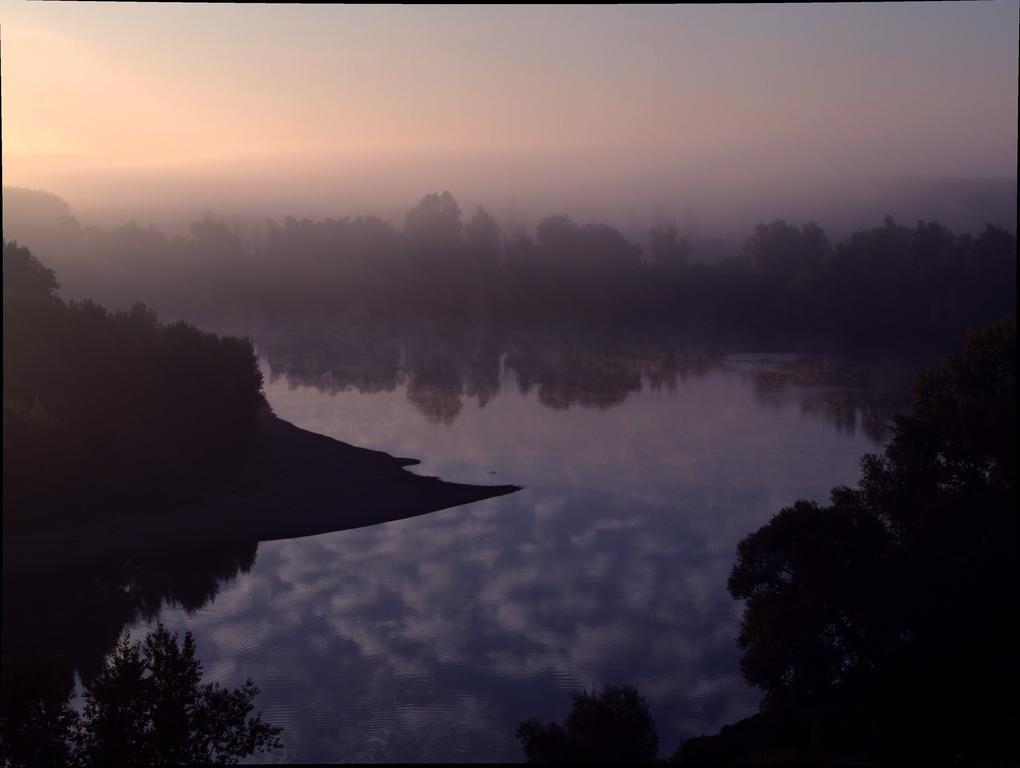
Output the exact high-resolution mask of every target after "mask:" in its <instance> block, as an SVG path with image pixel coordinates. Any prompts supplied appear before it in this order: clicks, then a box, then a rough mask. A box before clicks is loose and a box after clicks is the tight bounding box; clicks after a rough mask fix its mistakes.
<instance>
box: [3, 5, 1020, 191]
mask: <svg viewBox="0 0 1020 768" xmlns="http://www.w3.org/2000/svg"><path fill="white" fill-rule="evenodd" d="M0 8H2V15H0V45H2V49H0V53H2V77H3V86H2V90H3V93H2V98H3V103H2V108H3V165H4V167H3V174H4V183H5V184H14V185H21V186H30V187H41V188H46V189H49V190H51V191H54V192H56V193H58V194H62V195H63V196H65V197H66V198H68V199H69V200H70V201H71V202H72V203H74V202H80V203H90V202H92V203H95V202H105V203H108V204H115V203H118V204H124V205H127V204H129V203H131V202H132V201H133V202H138V201H139V200H140V199H145V200H148V201H150V202H153V203H155V202H159V201H162V202H167V203H174V202H176V203H178V204H180V203H182V202H183V201H185V200H190V201H194V200H196V199H198V198H203V199H204V198H208V200H205V201H206V202H210V203H211V202H220V203H222V202H223V201H227V200H230V199H236V200H237V201H239V204H241V203H243V202H244V201H248V202H252V201H259V202H260V203H261V204H263V205H270V204H278V203H279V202H280V200H284V201H287V200H290V201H291V202H294V201H296V200H300V201H304V202H305V204H307V205H309V206H310V205H312V201H313V200H314V199H316V197H319V198H323V199H325V198H330V199H331V200H336V201H342V200H343V201H363V202H365V203H366V204H367V203H368V202H375V203H379V202H380V201H392V203H393V204H394V205H398V204H399V205H403V204H406V203H410V202H413V201H414V200H415V199H416V198H417V197H419V196H420V195H421V194H423V193H424V192H427V191H430V190H431V189H442V188H450V189H452V190H453V191H455V192H460V193H461V194H464V195H466V196H468V197H475V198H479V199H484V198H486V196H489V197H493V198H499V200H507V199H511V198H518V197H519V198H522V199H524V198H529V196H533V198H534V199H535V200H538V199H541V200H549V201H552V202H555V201H556V200H557V199H563V200H569V199H571V196H572V195H578V196H583V195H586V194H588V195H590V194H594V192H595V191H598V190H601V191H602V192H603V193H604V194H606V195H609V196H610V197H612V194H611V191H613V190H615V192H617V193H619V194H620V195H622V196H626V195H630V194H632V193H634V191H635V190H636V189H639V188H644V189H646V190H651V192H649V193H648V195H646V197H648V199H649V200H653V201H654V196H655V194H663V195H666V194H679V193H680V192H679V190H684V189H690V188H691V187H693V186H705V187H709V186H711V187H726V186H727V185H729V186H730V187H733V186H741V185H754V184H758V185H761V186H763V187H764V188H766V189H767V188H769V185H771V184H773V183H778V181H779V180H782V181H783V182H784V183H785V184H786V185H796V184H797V183H798V180H801V179H807V178H826V179H830V180H839V179H841V178H844V177H850V176H854V177H861V176H876V175H878V176H881V175H914V176H987V175H992V176H1014V175H1015V172H1016V163H1017V154H1016V146H1017V86H1018V71H1017V57H1018V44H1017V28H1018V22H1020V14H1018V2H1016V1H1013V2H978V3H941V2H940V3H878V4H867V3H864V4H856V3H852V4H846V5H838V6H837V5H826V4H812V5H785V6H784V5H756V6H741V5H736V6H697V5H692V6H647V7H635V6H615V7H614V6H609V7H605V6H600V7H579V6H572V7H526V6H518V7H498V8H492V7H475V8H465V7H432V8H430V7H420V6H417V7H415V6H406V7H400V6H383V7H379V6H376V7H360V6H328V5H304V6H301V5H244V4H236V5H227V4H224V5H215V4H195V5H191V4H170V3H153V4H148V3H139V4H133V3H105V4H104V3H70V4H65V3H51V2H33V3H27V2H26V3H22V2H15V1H14V0H0ZM270 188H272V191H270ZM621 199H622V198H621ZM273 201H275V202H273ZM292 207H297V204H296V203H295V204H294V205H292Z"/></svg>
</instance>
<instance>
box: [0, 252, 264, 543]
mask: <svg viewBox="0 0 1020 768" xmlns="http://www.w3.org/2000/svg"><path fill="white" fill-rule="evenodd" d="M57 287H58V286H57V282H56V279H55V276H54V273H53V271H52V270H50V269H47V268H46V267H44V266H43V265H42V264H41V263H40V262H39V261H38V260H37V259H35V258H34V257H33V256H32V255H31V253H30V252H29V251H28V250H27V249H26V248H22V247H19V246H18V245H17V244H16V243H4V250H3V324H4V325H3V345H4V349H3V364H4V398H3V415H4V422H3V429H4V435H3V438H4V442H3V449H4V453H3V474H4V522H5V525H6V526H8V527H7V530H8V531H10V530H12V528H14V529H16V528H18V527H21V526H24V525H40V524H42V523H43V522H45V521H51V522H52V521H54V520H55V519H60V520H68V519H71V520H79V521H81V520H84V519H89V520H94V519H95V517H96V516H97V515H98V514H101V513H103V512H106V511H112V510H124V509H126V508H128V507H130V510H131V511H137V512H145V511H148V510H151V509H152V508H153V507H154V506H155V505H156V503H157V500H170V501H173V500H179V499H180V498H182V496H183V495H187V494H191V493H194V492H196V491H197V490H199V489H201V488H203V487H205V486H207V485H208V484H209V483H211V482H214V481H215V480H216V479H217V477H218V476H219V475H220V474H221V473H222V472H223V471H224V469H225V468H226V467H227V466H228V465H229V464H230V463H231V462H232V461H234V460H236V459H237V458H238V457H239V456H240V455H241V453H242V450H243V448H244V446H245V445H247V444H248V441H249V438H250V436H251V434H252V430H253V429H254V425H255V415H256V411H257V409H258V408H259V407H260V404H261V403H262V402H263V398H262V393H261V387H262V376H261V373H260V371H259V368H258V365H257V361H256V358H255V355H254V351H253V348H252V345H251V342H250V341H248V340H247V339H237V338H220V337H217V336H214V335H212V334H208V333H203V332H201V331H198V330H196V329H195V328H194V327H191V326H189V325H186V324H184V323H175V324H172V325H161V324H160V323H159V322H158V321H157V318H156V315H155V313H153V312H152V311H151V310H149V309H147V308H146V307H145V306H143V305H141V304H136V305H135V306H134V307H133V308H132V309H131V310H130V311H118V312H109V311H107V310H106V309H104V308H103V307H101V306H98V305H97V304H95V303H93V302H91V301H85V302H81V303H79V302H76V301H70V302H66V303H65V302H64V301H62V300H61V299H60V298H58V297H57V296H56V290H57Z"/></svg>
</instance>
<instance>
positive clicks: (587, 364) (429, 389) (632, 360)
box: [260, 326, 913, 441]
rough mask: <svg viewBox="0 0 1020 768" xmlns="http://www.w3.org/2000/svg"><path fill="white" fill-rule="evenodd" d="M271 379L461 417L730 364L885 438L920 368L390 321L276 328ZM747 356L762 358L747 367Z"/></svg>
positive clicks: (618, 399)
mask: <svg viewBox="0 0 1020 768" xmlns="http://www.w3.org/2000/svg"><path fill="white" fill-rule="evenodd" d="M260 346H261V350H262V352H263V353H264V354H265V355H266V357H267V358H268V362H269V367H270V372H271V378H273V379H278V378H279V377H281V376H283V377H286V379H287V381H288V382H290V383H291V384H292V385H301V386H310V387H314V388H316V389H318V390H319V391H321V392H325V393H328V394H335V393H337V392H341V391H345V390H350V389H354V390H357V391H358V392H362V393H374V392H383V391H386V392H390V391H393V390H394V389H396V388H397V387H398V386H406V391H407V397H408V399H409V400H410V401H411V402H412V403H413V404H414V405H415V407H416V408H417V409H418V410H419V411H420V412H421V413H422V414H423V415H424V416H425V417H426V418H427V419H429V420H430V421H435V422H439V423H444V424H450V423H452V422H453V421H454V420H455V419H456V418H457V416H458V415H459V414H460V412H461V409H462V408H463V402H464V400H465V399H475V400H476V401H477V402H478V404H479V406H481V407H483V406H485V404H486V403H488V402H489V401H490V400H492V398H494V397H495V396H496V395H497V394H498V393H499V392H500V391H501V390H502V389H503V388H504V387H506V386H515V387H516V389H517V390H518V391H519V392H521V393H522V394H529V393H532V392H534V393H535V395H536V397H537V400H538V402H540V403H541V404H542V405H544V406H545V407H547V408H553V409H566V408H571V407H575V406H580V407H583V408H599V409H606V408H613V407H615V406H618V405H620V404H621V403H623V402H624V401H625V400H626V399H627V397H628V396H630V395H631V394H635V393H638V392H641V391H643V390H644V389H645V388H646V387H647V388H648V389H650V390H652V391H664V392H667V393H670V394H672V393H674V392H675V391H676V389H677V387H678V385H679V384H680V383H682V382H683V381H685V380H686V379H688V378H690V377H701V376H705V375H707V374H708V373H710V372H712V371H714V370H717V369H719V368H720V367H721V366H723V365H726V366H727V367H728V368H732V369H736V370H737V371H740V372H742V373H743V374H744V375H745V376H746V377H747V378H748V379H749V380H750V383H751V384H752V386H753V389H754V393H755V397H756V398H757V400H758V402H759V403H761V404H762V405H765V406H770V407H775V408H780V407H784V406H786V405H788V404H791V403H794V404H797V405H798V406H799V407H800V409H801V411H802V413H804V414H805V415H806V416H811V417H814V418H820V419H824V420H825V421H827V422H829V423H830V424H832V425H833V426H834V427H835V428H836V429H837V430H839V431H840V432H846V433H849V434H854V433H855V432H856V430H858V429H862V430H863V431H864V432H865V434H867V435H868V436H869V437H870V438H872V439H873V440H876V441H877V440H880V439H881V438H882V436H883V435H884V433H885V429H886V426H887V424H888V422H889V420H890V418H891V416H892V415H893V414H894V413H895V412H897V411H901V410H904V409H905V408H906V407H908V406H909V402H908V401H907V400H906V399H905V397H904V395H905V393H909V374H910V373H911V372H912V368H913V367H912V366H911V365H909V364H904V363H903V362H900V361H896V362H890V361H867V362H861V361H855V362H851V361H847V360H839V359H833V358H827V357H821V356H808V355H768V356H763V357H761V358H758V359H754V360H751V361H748V360H746V359H742V358H741V357H740V356H738V357H736V358H727V357H726V356H725V355H724V354H722V353H721V352H719V351H712V352H701V351H698V352H692V351H691V350H690V348H689V347H688V346H687V345H686V344H685V343H683V342H682V341H667V340H663V339H661V338H659V339H653V338H644V339H641V338H638V339H634V338H624V337H617V338H614V337H612V336H610V335H594V334H592V335H581V334H576V335H568V334H560V335H555V334H550V333H529V332H525V331H523V330H517V331H516V332H513V333H508V332H505V331H504V332H496V331H488V330H485V329H482V328H479V327H476V328H472V329H470V330H468V331H462V330H457V331H451V330H450V329H443V330H431V331H430V330H418V331H415V332H402V333H401V332H395V331H392V330H389V329H384V328H381V327H379V326H365V327H360V326H359V327H357V328H354V327H344V328H342V329H339V330H334V329H330V332H329V333H318V334H305V335H300V336H293V337H287V336H285V335H276V336H274V337H273V341H272V343H269V344H264V345H260ZM748 362H750V363H751V364H750V365H748Z"/></svg>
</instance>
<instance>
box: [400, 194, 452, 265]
mask: <svg viewBox="0 0 1020 768" xmlns="http://www.w3.org/2000/svg"><path fill="white" fill-rule="evenodd" d="M404 233H405V235H406V236H407V239H408V242H409V244H410V245H411V247H412V248H414V249H416V250H419V249H420V250H422V251H425V252H426V253H430V254H436V253H443V252H447V253H452V252H454V251H456V249H457V248H458V247H459V246H460V236H461V223H460V206H459V205H457V201H456V200H454V198H453V195H451V194H450V193H449V192H443V193H442V194H436V193H435V192H433V193H430V194H428V195H425V197H423V198H422V199H421V200H420V201H419V202H418V204H417V205H416V206H415V207H414V208H412V209H411V210H409V211H408V212H407V216H406V218H405V220H404Z"/></svg>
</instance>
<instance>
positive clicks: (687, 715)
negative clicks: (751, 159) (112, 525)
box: [132, 355, 881, 762]
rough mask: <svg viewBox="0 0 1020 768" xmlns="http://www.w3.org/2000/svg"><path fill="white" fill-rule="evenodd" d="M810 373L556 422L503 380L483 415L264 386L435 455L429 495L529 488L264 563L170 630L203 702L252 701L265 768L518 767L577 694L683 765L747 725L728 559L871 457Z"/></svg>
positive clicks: (702, 377) (300, 416)
mask: <svg viewBox="0 0 1020 768" xmlns="http://www.w3.org/2000/svg"><path fill="white" fill-rule="evenodd" d="M802 362H803V361H802V360H800V359H799V358H792V357H790V356H769V355H739V356H730V357H727V358H724V359H722V360H719V361H716V362H715V363H713V364H712V365H708V366H704V367H700V368H697V372H696V374H691V375H684V376H680V377H679V378H678V379H677V380H676V381H675V382H674V383H673V384H671V386H668V387H661V388H658V389H654V388H651V387H649V386H642V387H639V388H638V389H637V390H636V391H635V390H634V388H633V387H631V388H630V389H631V391H629V392H627V393H625V394H624V395H623V396H622V397H617V396H615V395H614V396H613V397H610V398H608V399H605V400H604V401H603V400H599V398H598V397H594V398H591V397H589V398H588V400H587V401H588V402H600V403H602V405H603V406H605V407H592V406H590V405H589V406H584V405H580V404H578V402H574V403H573V404H570V401H569V398H568V399H567V400H566V401H563V400H559V401H557V404H558V405H559V406H560V407H558V408H551V407H548V406H547V405H546V404H544V403H548V402H550V398H549V397H548V396H543V391H542V389H541V387H540V386H534V387H530V388H527V391H522V387H520V386H517V384H516V382H514V380H513V375H512V374H511V373H509V372H504V373H502V374H501V375H500V386H499V391H498V394H496V395H495V396H492V393H491V392H490V393H489V394H488V395H486V396H475V397H468V396H464V395H462V394H458V393H453V394H451V393H450V392H449V391H443V390H442V389H441V388H439V389H436V390H435V391H432V390H430V389H429V387H428V386H422V385H420V383H419V384H415V383H413V382H411V383H408V382H407V381H402V382H398V383H397V384H396V385H395V386H393V387H392V388H389V389H386V388H383V390H382V391H376V392H359V391H358V390H357V389H355V388H353V387H351V388H347V389H344V388H343V387H332V388H322V387H320V388H316V387H313V386H304V385H301V384H298V383H297V380H300V377H288V376H286V375H277V376H276V377H273V376H272V375H271V374H270V370H269V367H268V366H266V368H265V370H266V374H267V385H266V391H267V395H268V398H269V401H270V403H271V405H272V407H273V409H274V410H275V411H276V413H277V414H278V415H280V416H281V417H283V418H285V419H288V420H290V421H292V422H294V423H295V424H297V425H299V426H301V427H304V428H306V429H310V430H314V431H316V432H321V433H324V434H327V435H331V436H333V437H336V438H338V439H341V440H344V441H347V442H350V443H354V444H356V445H361V446H365V447H369V448H377V449H381V450H384V451H387V452H389V453H392V454H395V455H399V456H411V457H418V458H421V459H422V464H421V465H420V466H418V467H416V468H414V471H416V472H419V473H422V474H429V475H433V474H434V475H440V476H442V477H443V478H445V479H449V480H457V481H463V482H480V483H486V482H492V483H516V484H519V485H523V486H525V489H524V490H523V491H521V492H519V493H516V494H513V495H511V496H507V497H502V498H498V499H492V500H488V501H485V502H481V503H477V504H472V505H467V506H463V507H459V508H456V509H451V510H445V511H442V512H438V513H434V514H431V515H426V516H423V517H418V518H413V519H409V520H403V521H399V522H392V523H386V524H383V525H378V526H373V527H370V528H363V529H360V530H354V531H345V532H340V533H333V534H327V535H322V536H314V537H309V538H303V539H294V540H287V541H273V542H263V543H261V544H259V546H258V551H257V556H256V558H255V563H254V566H253V567H252V568H251V569H250V570H249V571H247V572H244V573H241V574H240V575H239V576H237V577H236V578H233V579H228V580H227V581H226V582H225V583H223V584H222V585H221V587H220V589H219V592H218V594H217V595H216V597H215V598H214V599H213V600H212V601H211V602H209V603H208V604H207V605H205V606H204V607H202V608H200V609H198V610H196V611H194V612H192V613H190V614H189V613H188V612H187V611H185V610H184V609H183V608H179V607H178V608H172V607H164V608H163V609H162V611H161V613H160V618H161V620H162V621H164V622H165V623H167V624H168V625H169V626H170V627H171V628H173V629H180V630H184V629H191V630H192V631H193V632H194V633H195V636H196V640H197V642H198V649H199V655H200V657H201V658H202V660H203V662H204V664H205V668H206V672H207V677H208V678H209V679H213V680H217V681H220V682H222V683H225V684H229V685H238V684H240V683H241V682H242V681H243V680H244V678H245V677H247V676H250V677H251V678H252V679H254V680H255V681H256V683H257V684H258V685H259V686H260V688H261V690H262V692H261V694H260V696H259V698H258V700H257V701H258V704H259V706H260V707H261V709H262V710H263V713H264V715H265V716H266V718H267V719H268V720H269V721H270V722H272V723H273V724H276V725H282V726H284V728H285V730H284V733H283V737H282V738H283V742H284V745H285V748H284V749H283V750H282V751H278V752H277V753H275V754H273V755H271V756H270V758H269V759H270V760H272V761H281V762H282V761H348V760H358V761H376V760H379V761H432V760H446V761H451V760H452V761H456V760H465V761H467V760H471V761H504V760H506V761H517V760H520V759H521V758H522V753H521V750H520V747H519V745H518V743H517V742H516V740H515V739H514V736H513V732H514V729H515V727H516V725H517V723H518V722H519V721H521V720H522V719H525V718H527V717H530V716H538V717H541V718H544V719H554V718H555V719H557V720H561V719H562V718H563V717H564V716H565V714H566V712H567V709H568V706H569V694H570V693H571V692H575V691H578V690H580V689H581V688H582V687H584V686H589V687H590V686H591V685H592V684H598V685H601V684H603V683H611V684H622V683H632V684H634V685H636V686H637V687H638V689H639V690H640V691H641V692H642V693H643V694H644V695H645V696H646V697H647V698H648V700H649V702H650V705H651V710H652V713H653V716H654V717H655V720H656V723H657V726H658V731H659V736H660V748H661V751H662V752H663V753H669V752H671V751H672V750H674V749H675V748H676V747H677V745H678V744H679V743H680V741H681V740H682V739H684V738H688V737H691V736H696V735H700V734H702V733H710V732H714V731H716V730H717V729H718V728H719V727H721V726H722V725H724V724H726V723H729V722H733V721H734V720H737V719H739V718H741V717H744V716H746V715H748V714H751V713H752V712H754V711H755V709H756V707H757V704H758V698H759V697H758V694H757V692H756V691H755V690H753V689H750V688H748V687H746V685H745V684H744V683H743V681H742V679H741V676H740V672H739V669H738V651H737V648H736V645H735V638H736V634H737V629H738V625H739V619H740V612H741V605H740V604H739V603H737V602H736V601H734V600H732V599H731V598H730V597H729V595H728V594H727V592H726V578H727V575H728V573H729V570H730V568H731V567H732V565H733V561H734V552H735V547H736V544H737V542H738V541H739V540H740V538H741V537H742V536H744V535H746V534H747V533H749V532H751V531H753V530H754V529H756V528H757V527H758V526H760V525H762V524H763V523H765V522H766V521H767V520H768V519H769V517H770V516H771V515H772V514H774V513H775V512H777V511H778V510H779V509H780V508H782V507H783V506H785V505H788V504H790V503H792V502H793V501H794V500H795V499H798V498H810V499H816V500H819V501H825V500H826V499H827V497H828V493H829V490H830V489H831V487H832V486H833V485H837V484H841V483H846V484H853V483H854V482H855V481H856V478H857V474H858V461H859V458H860V456H861V455H862V454H863V453H865V452H868V451H873V450H875V449H876V447H877V446H878V442H877V440H878V439H879V437H880V435H879V433H878V432H877V430H876V428H875V426H874V422H875V421H876V418H875V415H874V413H872V414H870V416H867V418H869V419H870V421H871V422H872V423H871V426H870V428H869V427H868V426H867V425H866V424H865V423H864V420H865V418H866V414H865V409H864V408H863V406H860V403H864V402H867V401H868V398H869V395H870V394H871V393H869V392H867V391H863V390H861V388H860V387H859V386H857V385H853V386H851V385H849V384H840V383H839V382H838V381H836V382H834V381H833V379H832V377H831V376H829V377H827V378H826V379H825V381H824V383H818V382H817V381H814V380H813V379H812V377H811V376H805V375H803V370H802V369H803V365H802ZM809 368H810V366H809ZM409 387H411V388H412V390H413V391H411V392H409ZM338 389H339V391H335V390H338ZM331 392H332V393H331ZM590 394H592V393H589V395H590ZM595 394H597V393H595ZM546 395H547V393H546ZM451 398H452V399H451ZM621 399H622V402H619V400H621ZM612 402H617V403H618V404H616V405H611V404H610V405H607V403H612ZM430 404H431V405H430ZM451 414H452V416H451ZM878 421H879V422H880V421H881V420H880V419H879V420H878ZM149 625H150V622H148V621H137V622H136V623H135V624H134V626H133V628H132V632H133V634H135V635H139V636H140V634H141V633H143V632H144V631H145V630H146V629H147V628H148V627H149Z"/></svg>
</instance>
